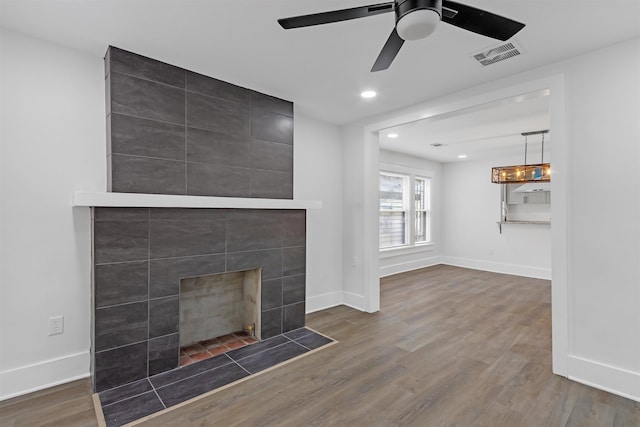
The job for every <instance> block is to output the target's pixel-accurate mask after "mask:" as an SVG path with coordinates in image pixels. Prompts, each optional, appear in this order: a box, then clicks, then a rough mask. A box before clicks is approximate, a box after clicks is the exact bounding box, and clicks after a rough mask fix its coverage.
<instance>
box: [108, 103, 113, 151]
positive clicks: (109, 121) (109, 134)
mask: <svg viewBox="0 0 640 427" xmlns="http://www.w3.org/2000/svg"><path fill="white" fill-rule="evenodd" d="M112 115H113V114H111V113H107V161H108V162H110V160H109V159H110V158H109V156H111V151H112V149H111V139H112V138H111V116H112Z"/></svg>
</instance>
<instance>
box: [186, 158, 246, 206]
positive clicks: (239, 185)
mask: <svg viewBox="0 0 640 427" xmlns="http://www.w3.org/2000/svg"><path fill="white" fill-rule="evenodd" d="M187 194H189V195H192V196H218V197H250V195H251V175H250V170H249V169H244V168H238V167H230V166H223V165H210V164H206V163H193V162H188V163H187Z"/></svg>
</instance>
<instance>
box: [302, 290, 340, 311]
mask: <svg viewBox="0 0 640 427" xmlns="http://www.w3.org/2000/svg"><path fill="white" fill-rule="evenodd" d="M342 304H343V296H342V291H336V292H327V293H325V294H320V295H316V296H313V297H309V298H307V304H306V305H307V314H309V313H314V312H316V311H320V310H325V309H327V308H331V307H336V306H339V305H342Z"/></svg>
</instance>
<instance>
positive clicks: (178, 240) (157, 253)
mask: <svg viewBox="0 0 640 427" xmlns="http://www.w3.org/2000/svg"><path fill="white" fill-rule="evenodd" d="M150 239H151V242H150V245H149V247H150V252H151V253H150V256H151V258H152V259H156V258H169V257H180V256H191V255H205V254H217V253H224V242H225V223H224V221H220V220H216V219H211V220H210V219H201V220H196V219H186V220H155V221H151V225H150Z"/></svg>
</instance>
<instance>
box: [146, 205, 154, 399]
mask: <svg viewBox="0 0 640 427" xmlns="http://www.w3.org/2000/svg"><path fill="white" fill-rule="evenodd" d="M147 224H148V227H147V230H148V237H147V261H148V262H147V378H149V374H150V373H151V363H150V362H149V352H150V350H151V349H150V348H149V341H150V340H151V302H150V301H151V300H150V297H151V261H150V259H151V209H149V210H148V211H147ZM152 386H153V384H152Z"/></svg>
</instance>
